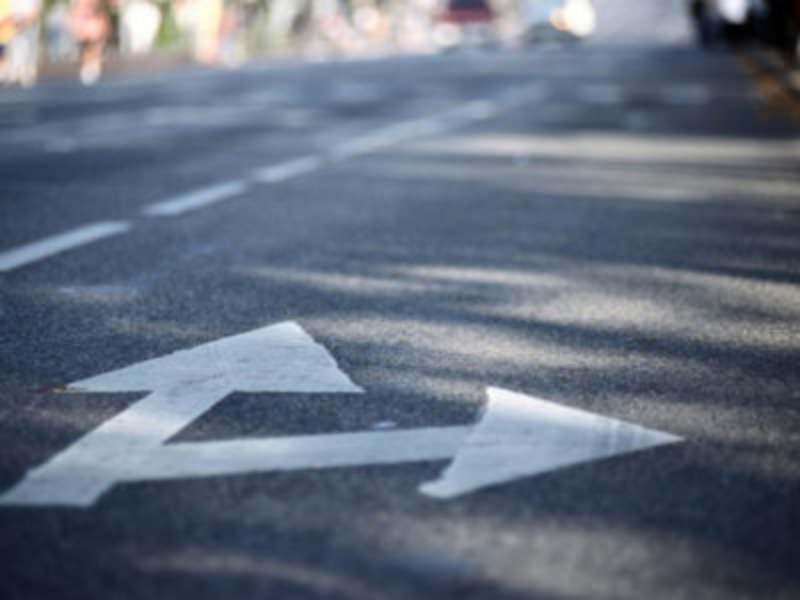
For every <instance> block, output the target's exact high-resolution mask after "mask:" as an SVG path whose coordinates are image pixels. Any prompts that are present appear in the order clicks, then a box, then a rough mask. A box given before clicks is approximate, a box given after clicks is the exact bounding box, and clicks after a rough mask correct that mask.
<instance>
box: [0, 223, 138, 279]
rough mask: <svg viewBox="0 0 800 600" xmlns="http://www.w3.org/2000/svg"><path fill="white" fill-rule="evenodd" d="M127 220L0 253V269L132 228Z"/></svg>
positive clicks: (80, 229)
mask: <svg viewBox="0 0 800 600" xmlns="http://www.w3.org/2000/svg"><path fill="white" fill-rule="evenodd" d="M131 227H132V226H131V224H130V223H128V222H127V221H102V222H99V223H91V224H89V225H85V226H83V227H78V228H77V229H72V230H70V231H66V232H64V233H60V234H58V235H54V236H51V237H48V238H44V239H42V240H39V241H37V242H32V243H30V244H25V245H24V246H19V247H17V248H13V249H11V250H7V251H6V252H3V253H0V271H11V270H12V269H16V268H19V267H22V266H25V265H28V264H31V263H34V262H37V261H40V260H42V259H45V258H49V257H51V256H53V255H55V254H59V253H61V252H66V251H67V250H72V249H73V248H77V247H79V246H83V245H85V244H90V243H92V242H95V241H97V240H101V239H104V238H107V237H111V236H114V235H119V234H121V233H125V232H126V231H128V230H130V229H131Z"/></svg>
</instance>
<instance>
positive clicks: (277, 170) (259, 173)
mask: <svg viewBox="0 0 800 600" xmlns="http://www.w3.org/2000/svg"><path fill="white" fill-rule="evenodd" d="M322 165H323V161H322V159H321V158H320V157H318V156H313V155H312V156H302V157H300V158H294V159H291V160H287V161H285V162H282V163H278V164H275V165H271V166H269V167H264V168H261V169H256V170H254V171H253V180H254V181H257V182H259V183H277V182H279V181H286V180H287V179H291V178H293V177H298V176H300V175H305V174H306V173H310V172H311V171H315V170H317V169H319V168H320V167H321V166H322Z"/></svg>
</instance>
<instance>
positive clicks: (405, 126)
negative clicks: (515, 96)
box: [329, 100, 499, 161]
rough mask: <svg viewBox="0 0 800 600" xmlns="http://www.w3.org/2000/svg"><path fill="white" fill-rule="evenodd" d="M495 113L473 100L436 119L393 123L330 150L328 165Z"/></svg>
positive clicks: (493, 106)
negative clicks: (330, 162) (330, 161)
mask: <svg viewBox="0 0 800 600" xmlns="http://www.w3.org/2000/svg"><path fill="white" fill-rule="evenodd" d="M498 110H499V109H498V106H497V105H496V104H495V103H494V102H490V101H487V100H475V101H473V102H469V103H467V104H465V105H463V106H460V107H458V108H454V109H452V110H449V111H446V112H443V113H441V114H439V115H436V116H432V117H426V118H421V119H413V120H411V121H405V122H403V123H397V124H396V125H390V126H389V127H384V128H383V129H378V130H377V131H373V132H372V133H368V134H366V135H363V136H361V137H357V138H354V139H352V140H350V141H347V142H343V143H341V144H339V145H337V146H334V147H333V148H332V149H331V151H330V153H329V157H330V160H332V161H344V160H349V159H351V158H356V157H359V156H363V155H364V154H370V153H372V152H377V151H379V150H382V149H384V148H388V147H389V146H395V145H397V144H401V143H403V142H407V141H410V140H412V139H414V138H418V137H423V136H430V135H436V134H438V133H443V132H445V131H448V130H450V129H456V128H458V127H463V126H464V125H467V124H468V123H471V122H475V121H482V120H485V119H489V118H491V117H493V116H495V115H496V114H497V113H498Z"/></svg>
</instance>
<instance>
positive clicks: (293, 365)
mask: <svg viewBox="0 0 800 600" xmlns="http://www.w3.org/2000/svg"><path fill="white" fill-rule="evenodd" d="M198 387H204V388H208V387H218V388H219V389H220V390H224V391H233V390H238V391H241V392H296V393H324V392H329V393H336V392H340V393H348V392H349V393H361V392H363V390H362V389H361V388H360V387H358V386H357V385H355V384H354V383H353V382H352V381H351V380H350V378H349V377H348V376H347V375H345V374H344V373H343V372H342V371H340V370H339V368H338V367H337V365H336V361H335V360H334V358H333V357H332V356H331V355H330V354H329V353H328V351H327V350H326V349H325V348H324V347H323V346H321V345H319V344H317V343H316V342H315V341H314V340H313V339H312V338H311V336H309V335H308V334H307V333H306V332H305V331H304V330H303V328H302V327H300V326H299V325H298V324H297V323H294V322H291V321H289V322H285V323H278V324H276V325H270V326H268V327H263V328H261V329H255V330H253V331H248V332H247V333H242V334H239V335H233V336H230V337H226V338H221V339H218V340H215V341H213V342H209V343H206V344H202V345H200V346H196V347H195V348H190V349H188V350H180V351H178V352H174V353H172V354H168V355H166V356H162V357H159V358H154V359H152V360H146V361H144V362H140V363H137V364H134V365H131V366H129V367H125V368H123V369H118V370H116V371H109V372H108V373H103V374H102V375H97V376H94V377H90V378H88V379H84V380H82V381H76V382H74V383H72V384H70V386H69V389H70V390H71V391H80V392H125V391H150V390H176V389H185V390H191V389H193V388H194V389H197V388H198Z"/></svg>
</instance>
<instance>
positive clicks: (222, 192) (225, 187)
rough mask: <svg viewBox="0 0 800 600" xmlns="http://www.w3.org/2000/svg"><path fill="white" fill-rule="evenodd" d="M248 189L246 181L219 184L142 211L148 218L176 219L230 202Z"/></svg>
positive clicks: (159, 203)
mask: <svg viewBox="0 0 800 600" xmlns="http://www.w3.org/2000/svg"><path fill="white" fill-rule="evenodd" d="M248 189H249V185H248V183H247V182H246V181H244V180H238V179H237V180H233V181H227V182H225V183H217V184H214V185H209V186H206V187H202V188H199V189H196V190H194V191H191V192H188V193H186V194H181V195H180V196H176V197H174V198H169V199H168V200H164V201H162V202H157V203H155V204H150V205H149V206H146V207H145V208H144V210H142V214H143V215H145V216H147V217H174V216H177V215H182V214H183V213H186V212H189V211H192V210H197V209H198V208H205V207H206V206H209V205H211V204H216V203H217V202H221V201H222V200H228V199H229V198H233V197H234V196H240V195H242V194H244V193H245V192H246V191H247V190H248Z"/></svg>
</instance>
